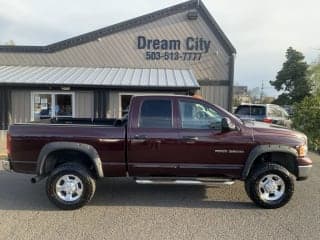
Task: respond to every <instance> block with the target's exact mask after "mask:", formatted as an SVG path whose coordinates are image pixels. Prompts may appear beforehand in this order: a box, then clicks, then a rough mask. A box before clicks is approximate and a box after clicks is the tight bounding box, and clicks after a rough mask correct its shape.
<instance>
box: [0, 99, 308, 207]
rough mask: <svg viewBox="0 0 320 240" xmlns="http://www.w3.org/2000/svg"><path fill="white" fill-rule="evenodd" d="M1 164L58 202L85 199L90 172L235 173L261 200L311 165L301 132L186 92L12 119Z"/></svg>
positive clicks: (268, 200) (183, 177)
mask: <svg viewBox="0 0 320 240" xmlns="http://www.w3.org/2000/svg"><path fill="white" fill-rule="evenodd" d="M7 141H8V147H7V148H8V159H6V160H4V161H3V166H4V168H5V169H6V170H13V171H15V172H21V173H30V174H35V176H34V177H33V178H31V181H32V182H33V183H35V182H38V181H40V180H41V179H43V178H47V183H46V192H47V195H48V197H49V199H50V200H51V201H52V202H53V203H54V204H55V205H57V206H58V207H59V208H62V209H76V208H79V207H82V206H83V205H85V204H86V203H88V202H89V201H90V199H91V198H92V197H93V195H94V192H95V182H96V180H98V179H100V178H103V177H109V178H110V177H131V178H132V179H133V180H135V181H136V182H137V183H141V184H155V183H158V184H231V183H233V181H234V180H243V181H244V182H245V190H246V192H247V194H248V196H249V197H250V198H251V199H252V200H253V202H255V203H256V204H257V205H259V206H261V207H264V208H277V207H281V206H283V205H284V204H286V203H287V202H288V201H289V200H290V198H291V196H292V194H293V191H294V182H295V180H303V179H306V178H307V177H308V175H309V172H310V170H311V167H312V161H311V160H310V158H308V157H307V151H308V149H307V137H306V136H305V135H304V134H302V133H299V132H295V131H292V130H289V129H285V128H281V127H280V126H271V125H267V124H263V123H252V122H251V123H244V122H242V121H241V120H239V119H238V118H237V117H235V116H234V115H232V114H230V113H229V112H227V111H225V110H224V109H222V108H221V107H218V106H216V105H212V104H210V103H208V102H206V101H203V100H201V99H195V98H192V97H187V96H176V95H163V96H155V95H153V96H135V97H133V98H132V100H131V104H130V109H129V112H128V115H127V117H124V118H123V119H118V120H115V121H110V120H109V121H107V120H106V121H105V122H104V121H91V120H90V121H89V120H88V121H87V122H85V121H84V120H83V119H82V120H81V121H77V119H69V120H65V121H59V120H58V121H56V122H53V123H48V124H41V123H30V124H14V125H12V126H10V128H9V131H8V140H7Z"/></svg>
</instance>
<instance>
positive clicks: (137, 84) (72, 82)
mask: <svg viewBox="0 0 320 240" xmlns="http://www.w3.org/2000/svg"><path fill="white" fill-rule="evenodd" d="M0 85H2V86H4V85H6V86H51V87H55V86H58V87H59V86H70V87H93V88H101V87H104V88H113V89H117V88H119V89H120V88H121V89H139V88H142V89H146V90H147V89H159V90H161V89H162V90H165V89H176V90H193V89H199V88H200V85H199V83H198V81H197V80H196V78H195V76H194V75H193V73H192V70H188V69H143V68H139V69H137V68H83V67H39V66H36V67H35V66H0Z"/></svg>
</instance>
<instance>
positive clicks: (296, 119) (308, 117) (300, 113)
mask: <svg viewBox="0 0 320 240" xmlns="http://www.w3.org/2000/svg"><path fill="white" fill-rule="evenodd" d="M293 127H294V128H295V129H297V130H299V131H301V132H303V133H305V134H306V135H307V136H308V142H309V148H310V149H312V150H316V151H319V149H320V131H319V129H320V94H316V95H314V96H309V97H306V98H304V99H303V100H302V101H301V102H300V103H296V104H294V107H293Z"/></svg>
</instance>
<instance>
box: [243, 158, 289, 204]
mask: <svg viewBox="0 0 320 240" xmlns="http://www.w3.org/2000/svg"><path fill="white" fill-rule="evenodd" d="M268 175H276V176H278V177H280V178H281V179H282V181H283V182H284V185H285V186H284V192H283V194H282V195H281V197H280V198H279V199H277V200H265V199H263V198H262V196H261V193H259V182H260V181H261V180H262V179H263V178H264V177H266V176H268ZM294 181H295V180H294V176H293V175H292V174H291V173H290V172H289V171H288V170H287V169H286V168H284V167H283V166H281V165H278V164H274V163H265V164H261V165H259V166H257V167H256V168H254V169H253V170H252V172H251V173H250V175H249V176H248V178H247V179H246V180H245V190H246V192H247V194H248V196H249V198H250V199H251V200H252V201H253V202H254V203H255V204H256V205H258V206H259V207H262V208H269V209H274V208H279V207H282V206H284V205H285V204H287V203H288V202H289V201H290V199H291V197H292V195H293V192H294Z"/></svg>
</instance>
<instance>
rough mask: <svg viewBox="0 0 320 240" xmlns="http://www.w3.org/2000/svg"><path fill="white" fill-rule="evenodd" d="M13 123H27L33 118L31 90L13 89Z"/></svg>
mask: <svg viewBox="0 0 320 240" xmlns="http://www.w3.org/2000/svg"><path fill="white" fill-rule="evenodd" d="M11 98H12V105H11V106H12V114H11V123H25V122H30V120H31V92H30V90H12V93H11Z"/></svg>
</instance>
